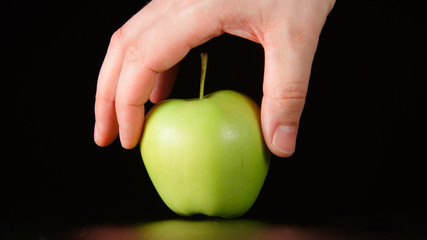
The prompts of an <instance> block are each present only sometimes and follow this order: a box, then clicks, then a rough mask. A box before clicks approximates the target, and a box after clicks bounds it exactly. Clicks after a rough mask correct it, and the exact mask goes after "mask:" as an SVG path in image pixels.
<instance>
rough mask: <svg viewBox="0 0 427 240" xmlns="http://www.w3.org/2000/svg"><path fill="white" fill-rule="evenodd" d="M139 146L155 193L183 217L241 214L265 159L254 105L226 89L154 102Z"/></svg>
mask: <svg viewBox="0 0 427 240" xmlns="http://www.w3.org/2000/svg"><path fill="white" fill-rule="evenodd" d="M140 148H141V155H142V158H143V161H144V164H145V167H146V169H147V172H148V174H149V176H150V178H151V181H152V182H153V184H154V186H155V188H156V190H157V192H158V193H159V195H160V197H161V198H162V199H163V201H164V202H165V204H166V205H167V206H168V207H169V208H170V209H171V210H173V211H174V212H175V213H177V214H179V215H182V216H190V215H194V214H204V215H207V216H216V217H224V218H232V217H238V216H241V215H243V214H244V213H245V212H246V211H248V210H249V209H250V207H251V206H252V205H253V203H254V202H255V200H256V198H257V196H258V194H259V192H260V190H261V187H262V185H263V183H264V180H265V178H266V176H267V172H268V167H269V162H270V151H269V150H268V149H267V147H266V145H265V143H264V139H263V135H262V131H261V125H260V112H259V107H258V105H257V104H256V103H255V102H253V100H252V99H250V98H249V97H247V96H245V95H243V94H241V93H238V92H235V91H231V90H223V91H218V92H215V93H212V94H209V95H207V96H205V97H204V98H203V99H189V100H183V99H173V100H166V101H163V102H161V103H159V104H157V105H156V106H154V107H153V108H152V109H151V110H150V111H149V113H148V114H147V117H146V120H145V123H144V132H143V135H142V138H141V144H140Z"/></svg>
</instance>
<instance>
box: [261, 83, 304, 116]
mask: <svg viewBox="0 0 427 240" xmlns="http://www.w3.org/2000/svg"><path fill="white" fill-rule="evenodd" d="M306 96H307V88H306V87H297V86H294V87H286V88H284V89H281V90H277V91H273V93H272V94H270V95H266V96H265V97H267V98H269V99H270V101H272V102H274V105H275V106H276V108H277V109H280V111H281V112H286V113H287V114H291V113H295V114H297V115H298V114H300V113H301V112H302V109H303V108H304V105H305V101H306Z"/></svg>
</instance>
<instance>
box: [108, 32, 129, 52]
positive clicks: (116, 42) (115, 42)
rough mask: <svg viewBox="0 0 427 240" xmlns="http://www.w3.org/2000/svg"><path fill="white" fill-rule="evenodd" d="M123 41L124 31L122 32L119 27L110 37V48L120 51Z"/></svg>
mask: <svg viewBox="0 0 427 240" xmlns="http://www.w3.org/2000/svg"><path fill="white" fill-rule="evenodd" d="M125 39H126V37H125V31H124V28H123V27H121V28H119V29H118V30H117V31H115V32H114V33H113V35H112V36H111V39H110V48H112V49H120V48H121V47H122V46H124V42H125Z"/></svg>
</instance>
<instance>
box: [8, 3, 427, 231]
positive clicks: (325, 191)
mask: <svg viewBox="0 0 427 240" xmlns="http://www.w3.org/2000/svg"><path fill="white" fill-rule="evenodd" d="M2 5H3V6H2V7H1V9H2V10H1V11H2V12H4V13H5V14H4V15H3V18H4V19H3V20H2V33H1V36H2V37H1V38H2V42H3V43H2V44H1V48H2V51H1V52H2V53H1V56H2V59H3V61H2V62H5V63H3V64H2V65H3V66H2V68H4V70H2V72H3V74H2V75H1V79H2V87H1V89H2V96H3V98H4V100H3V107H2V118H3V119H4V120H5V123H4V125H3V128H4V131H3V132H4V133H5V134H3V141H4V142H5V143H3V144H2V157H1V161H0V191H1V192H0V197H1V203H0V212H1V214H0V218H1V220H2V221H5V222H9V223H10V222H18V223H21V222H31V221H59V222H61V221H63V222H87V221H89V222H97V221H106V222H108V221H115V222H120V221H134V220H136V221H139V220H141V221H142V220H149V219H159V218H174V217H176V215H175V214H174V213H173V212H171V211H170V210H169V209H168V208H167V207H166V206H165V205H164V204H163V202H162V201H161V199H160V198H159V197H158V195H157V193H156V191H155V189H154V187H153V186H152V184H151V182H150V180H149V178H148V175H147V173H146V170H145V168H144V165H143V163H142V160H141V157H140V154H139V150H138V148H135V149H133V150H124V149H122V148H121V147H120V143H119V141H115V142H114V143H113V144H112V145H110V146H108V147H105V148H100V147H98V146H96V145H95V144H94V142H93V125H94V111H93V109H94V98H95V88H96V80H97V75H98V71H99V68H100V66H101V64H102V61H103V58H104V55H105V52H106V49H107V46H108V43H109V40H110V37H111V35H112V33H113V32H114V31H115V30H116V29H118V28H119V27H120V26H121V25H122V24H124V23H125V22H126V20H127V19H129V18H130V17H131V16H132V15H133V14H135V13H136V12H137V11H138V10H139V9H141V8H142V7H143V6H144V2H142V1H112V2H105V1H102V2H96V3H95V2H93V1H87V2H85V3H83V4H81V3H77V2H75V1H68V2H63V1H59V2H57V3H46V2H38V1H32V2H30V3H22V2H20V3H18V2H14V3H11V2H2ZM420 9H422V6H416V5H407V4H406V3H405V2H404V1H402V2H401V3H400V4H392V3H390V2H387V3H383V4H380V3H373V2H371V1H367V3H364V2H361V1H357V3H356V1H338V2H337V3H336V5H335V8H334V10H333V11H332V13H331V14H330V16H329V17H328V20H327V23H326V25H325V27H324V29H323V32H322V35H321V37H320V42H319V47H318V50H317V53H316V56H315V60H314V63H313V68H312V74H311V80H310V86H309V92H308V96H307V102H306V106H305V109H304V112H303V115H302V119H301V125H300V131H299V135H298V142H297V150H296V152H295V154H294V155H293V156H292V157H291V158H288V159H280V158H277V157H273V159H272V161H271V166H270V171H269V175H268V177H267V179H266V182H265V185H264V188H263V190H262V192H261V194H260V196H259V198H258V200H257V202H256V203H255V205H254V206H253V208H252V209H251V210H250V211H249V212H248V213H247V214H246V215H245V217H247V218H259V219H273V221H304V220H305V219H329V218H330V217H331V216H344V217H345V216H355V215H357V216H367V217H368V218H374V219H377V220H375V221H374V222H375V223H376V224H379V225H381V224H384V225H386V226H388V224H390V223H393V222H397V223H398V225H399V224H401V223H407V224H408V225H412V224H424V223H425V220H426V217H425V216H426V214H427V204H426V203H427V197H426V195H427V194H426V192H427V190H426V183H427V176H426V168H425V167H424V165H425V164H424V162H425V161H426V155H425V147H426V140H425V132H424V131H423V130H424V129H423V127H424V125H425V118H424V117H423V116H422V115H423V114H424V112H425V109H426V105H425V104H424V103H422V101H423V100H424V95H425V90H426V84H425V82H426V80H427V74H426V73H427V67H426V54H427V48H426V40H427V39H426V32H427V31H426V25H425V20H424V17H423V16H422V15H421V11H420ZM202 51H203V52H208V53H209V66H208V72H207V82H206V88H205V92H206V93H209V92H213V91H216V90H220V89H234V90H237V91H240V92H243V93H245V94H247V95H249V96H251V97H252V98H253V99H255V100H256V101H257V102H258V103H260V100H261V97H262V88H261V86H262V76H263V60H264V59H263V49H262V47H261V46H260V45H258V44H256V43H252V42H250V41H247V40H244V39H240V38H237V37H234V36H230V35H223V36H221V37H218V38H215V39H213V40H211V41H210V42H208V43H206V44H204V45H202V46H200V47H198V48H196V49H193V50H192V51H191V52H190V53H189V54H188V55H187V57H186V58H185V59H184V60H183V61H182V63H181V68H180V72H179V75H178V78H177V81H176V84H175V87H174V90H173V92H172V95H171V97H173V98H193V97H197V96H198V87H199V86H198V81H199V72H200V58H199V54H200V52H202ZM147 106H148V107H147V108H149V107H150V106H152V105H151V104H150V103H148V104H147ZM3 150H5V151H3ZM295 219H298V220H295ZM378 219H379V220H378Z"/></svg>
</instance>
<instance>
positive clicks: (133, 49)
mask: <svg viewBox="0 0 427 240" xmlns="http://www.w3.org/2000/svg"><path fill="white" fill-rule="evenodd" d="M124 60H125V61H126V62H128V63H140V62H141V60H142V52H141V48H140V47H139V45H138V43H137V42H133V43H131V44H129V46H128V47H127V49H126V53H125V59H124Z"/></svg>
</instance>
